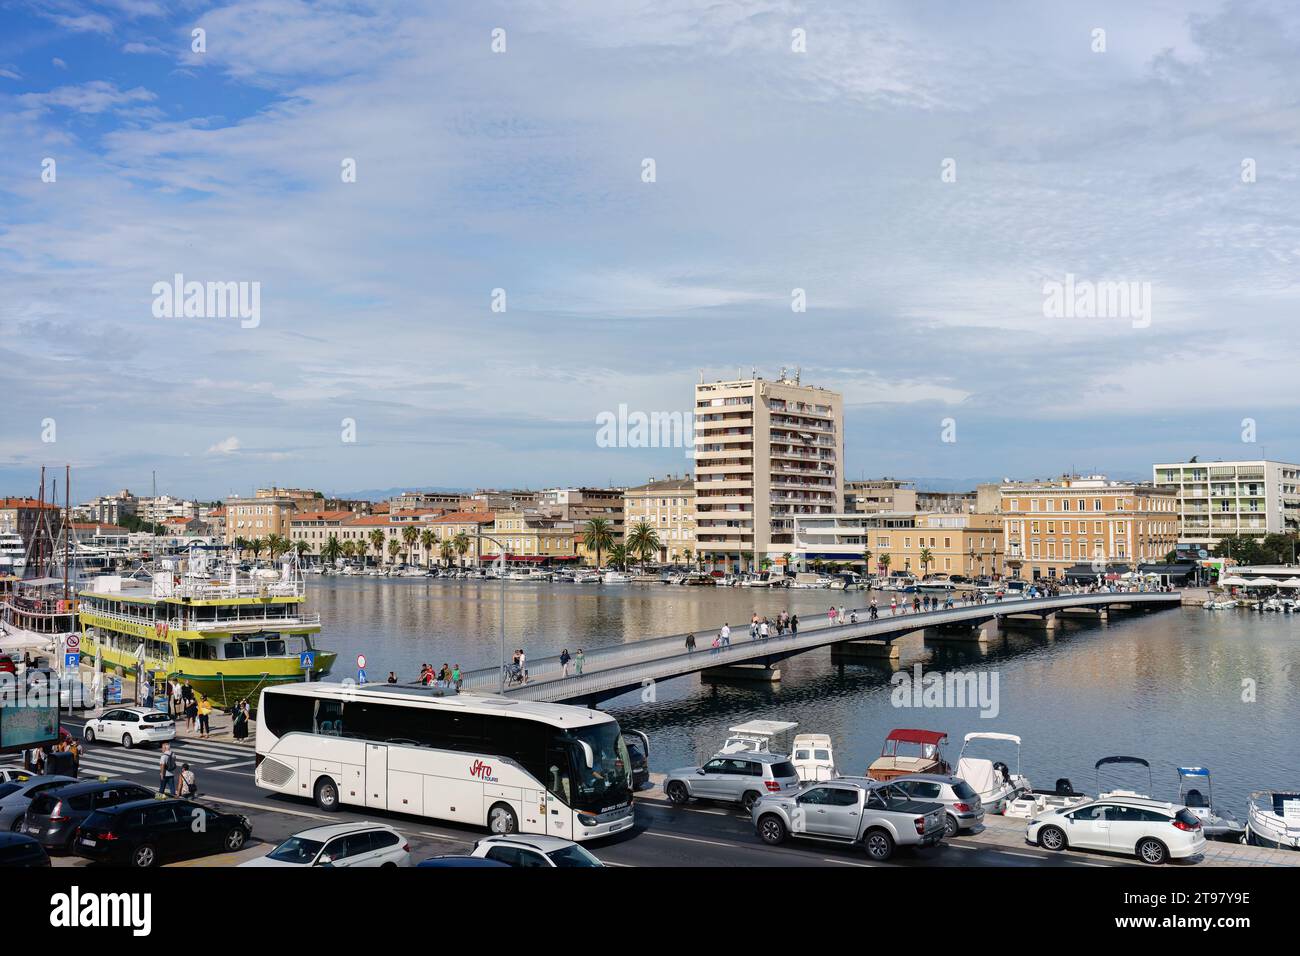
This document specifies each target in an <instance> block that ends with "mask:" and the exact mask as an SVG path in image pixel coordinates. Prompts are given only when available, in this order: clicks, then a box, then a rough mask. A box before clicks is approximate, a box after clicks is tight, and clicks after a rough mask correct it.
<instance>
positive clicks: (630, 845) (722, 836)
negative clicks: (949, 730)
mask: <svg viewBox="0 0 1300 956" xmlns="http://www.w3.org/2000/svg"><path fill="white" fill-rule="evenodd" d="M64 724H65V726H67V727H68V729H69V730H70V731H71V732H73V733H74V734H76V735H78V736H80V733H81V730H80V724H81V721H80V720H79V719H77V718H69V719H65V721H64ZM174 749H175V752H176V754H177V760H178V761H179V762H181V763H184V762H187V761H188V762H189V763H190V765H191V767H192V768H193V769H194V770H195V771H196V773H197V776H198V787H199V792H200V797H201V799H204V800H209V801H212V802H214V803H217V804H220V805H222V806H223V807H224V808H226V809H230V810H237V811H239V812H242V813H244V814H245V815H247V816H248V817H249V818H250V820H251V821H252V823H253V837H254V839H255V840H256V841H258V842H259V843H260V844H263V845H264V846H263V847H262V849H263V850H269V849H270V847H271V846H274V845H275V844H277V843H279V842H280V841H281V840H283V839H285V838H286V837H288V836H290V835H291V834H293V833H296V832H298V831H300V830H304V829H307V828H308V827H312V826H317V825H320V824H323V823H341V822H344V821H348V820H382V821H384V822H386V823H389V824H390V825H392V826H394V827H395V828H396V829H397V830H398V831H399V832H401V833H402V835H403V836H405V837H406V838H407V839H408V840H409V841H410V844H411V852H412V856H413V858H414V859H416V860H422V859H426V858H427V857H430V856H437V855H439V854H456V853H463V852H465V851H467V850H468V849H469V848H470V847H471V846H472V845H473V844H474V842H475V841H476V840H478V839H479V838H480V837H482V836H483V835H484V831H483V830H480V829H477V828H473V827H467V826H462V825H459V824H452V823H443V822H432V821H429V820H424V819H420V818H416V817H410V816H405V815H402V814H397V813H386V812H383V811H368V812H359V811H355V810H351V809H343V810H340V811H339V812H337V813H323V812H321V811H320V810H318V809H317V808H316V807H315V805H314V804H312V803H310V802H309V801H305V800H297V799H294V798H291V797H284V796H280V795H279V794H271V793H268V792H266V791H264V790H261V789H259V788H258V787H257V786H256V785H254V783H253V765H254V763H253V750H252V748H251V747H249V746H246V745H240V744H236V743H234V742H233V741H230V740H223V741H218V740H209V741H205V740H198V739H194V738H188V737H187V738H181V739H179V740H178V741H177V743H176V745H175V748H174ZM157 764H158V751H157V748H155V747H148V748H135V749H133V750H129V751H127V750H123V748H121V747H119V746H117V745H115V744H101V743H98V742H96V743H93V744H89V745H87V747H86V753H85V755H84V757H83V759H82V767H81V771H82V776H83V777H94V776H98V775H100V774H105V775H110V776H113V777H127V778H129V779H133V780H136V781H139V782H141V783H147V784H150V785H153V784H154V783H155V782H156V781H157V779H158V773H157ZM587 846H588V848H589V849H590V850H591V851H592V852H594V853H595V854H596V855H597V856H598V857H600V859H601V860H603V861H604V862H605V863H607V864H610V865H614V866H692V867H695V866H706V867H708V866H712V867H734V866H830V867H847V866H1016V867H1021V866H1136V865H1140V864H1137V863H1136V861H1133V860H1128V859H1125V858H1122V857H1111V856H1106V855H1100V854H1091V853H1083V852H1076V851H1066V852H1064V853H1048V852H1047V851H1045V850H1040V849H1038V848H1037V847H1033V846H1029V845H1028V844H1026V845H1024V846H1023V847H1016V848H1014V849H1011V848H1007V847H1003V846H990V845H987V844H981V843H980V842H978V840H976V839H975V838H972V837H970V836H965V837H961V836H959V837H957V838H955V839H949V840H945V841H944V842H943V843H942V844H940V845H939V846H937V847H933V848H930V849H927V850H908V849H900V850H899V851H898V853H897V854H896V856H895V857H894V859H893V860H891V861H889V862H888V863H884V864H877V863H872V862H871V861H869V860H868V859H867V857H866V855H865V854H864V853H863V852H862V851H861V850H858V849H855V848H851V847H844V846H837V845H835V844H823V843H819V842H814V841H792V842H790V843H787V844H785V845H783V846H780V847H769V846H767V845H766V844H764V843H763V842H762V841H760V840H759V839H758V837H757V835H756V834H755V833H754V830H753V826H752V825H751V824H750V822H749V818H748V816H747V815H746V814H744V813H743V812H742V811H740V810H739V809H737V808H733V807H731V806H729V805H726V804H715V803H707V802H695V803H691V804H689V805H687V806H684V807H678V806H673V805H672V804H670V803H668V802H667V801H666V800H664V799H662V797H661V796H660V795H658V792H657V791H648V792H647V793H645V794H643V795H640V796H638V797H637V802H636V826H635V827H633V829H632V830H631V831H629V832H627V833H623V834H620V835H618V836H616V837H613V838H611V839H608V840H604V841H597V842H594V843H589V844H587ZM250 853H252V854H253V855H256V854H255V853H253V851H252V850H251V849H250V850H249V851H245V853H244V854H242V855H241V857H243V858H246V857H247V856H248V855H249V854H250ZM58 862H59V863H60V864H62V865H77V864H80V863H82V862H83V861H81V860H80V859H79V858H68V859H62V860H59V861H58ZM203 862H204V861H203V860H198V861H192V863H191V865H193V863H199V864H202V863H203ZM207 862H209V863H213V864H217V865H220V864H222V863H230V862H234V861H232V860H224V859H221V858H208V859H207Z"/></svg>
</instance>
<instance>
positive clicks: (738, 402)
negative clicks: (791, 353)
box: [694, 370, 844, 570]
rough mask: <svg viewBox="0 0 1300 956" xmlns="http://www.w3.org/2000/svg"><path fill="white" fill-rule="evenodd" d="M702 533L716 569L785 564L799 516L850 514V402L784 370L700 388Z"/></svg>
mask: <svg viewBox="0 0 1300 956" xmlns="http://www.w3.org/2000/svg"><path fill="white" fill-rule="evenodd" d="M694 434H695V536H696V546H697V550H698V553H699V555H700V557H701V559H702V560H703V561H704V562H705V563H706V564H708V565H711V566H712V567H713V568H714V569H717V570H722V569H747V568H749V567H752V566H755V565H762V564H764V563H771V564H775V565H780V564H783V563H784V561H785V555H786V553H787V552H789V551H790V550H791V548H792V546H793V544H794V522H795V518H796V517H804V516H810V515H835V514H842V513H843V511H844V472H843V468H844V430H843V399H842V397H841V396H840V395H839V393H837V392H832V391H829V390H827V389H824V388H819V387H815V386H810V385H803V384H801V383H800V381H799V376H798V374H797V373H796V375H795V376H794V377H793V378H791V377H788V376H787V375H786V374H785V371H784V370H782V374H781V376H780V377H779V378H778V379H776V380H775V381H767V380H765V379H763V378H760V377H757V376H756V377H754V378H749V379H738V380H735V381H717V382H707V383H706V382H701V383H699V384H698V385H696V386H695V420H694Z"/></svg>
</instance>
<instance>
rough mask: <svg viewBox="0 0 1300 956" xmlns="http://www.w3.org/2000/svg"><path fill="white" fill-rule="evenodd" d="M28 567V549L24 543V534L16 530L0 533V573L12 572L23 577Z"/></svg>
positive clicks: (17, 576) (18, 576)
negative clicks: (15, 531)
mask: <svg viewBox="0 0 1300 956" xmlns="http://www.w3.org/2000/svg"><path fill="white" fill-rule="evenodd" d="M26 567H27V549H26V547H24V545H23V539H22V535H20V534H17V533H14V532H5V533H4V534H0V574H12V575H13V576H14V577H16V578H21V577H22V576H23V571H24V569H26Z"/></svg>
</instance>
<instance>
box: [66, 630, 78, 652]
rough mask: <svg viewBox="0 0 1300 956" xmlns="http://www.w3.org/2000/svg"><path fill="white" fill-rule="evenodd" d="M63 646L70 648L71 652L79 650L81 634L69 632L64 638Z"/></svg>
mask: <svg viewBox="0 0 1300 956" xmlns="http://www.w3.org/2000/svg"><path fill="white" fill-rule="evenodd" d="M63 646H64V647H66V648H67V649H68V652H69V653H71V652H72V651H75V650H77V649H78V648H79V647H81V635H80V634H69V635H68V636H67V637H66V638H64V641H63Z"/></svg>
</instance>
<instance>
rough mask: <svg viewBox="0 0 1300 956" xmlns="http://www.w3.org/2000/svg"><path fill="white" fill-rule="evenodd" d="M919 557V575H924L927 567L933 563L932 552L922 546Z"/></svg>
mask: <svg viewBox="0 0 1300 956" xmlns="http://www.w3.org/2000/svg"><path fill="white" fill-rule="evenodd" d="M920 558H921V577H925V575H926V569H927V568H929V567H930V565H931V564H933V563H934V554H933V553H932V552H931V551H930V549H929V548H922V549H921V554H920Z"/></svg>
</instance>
